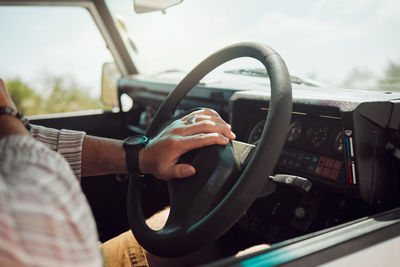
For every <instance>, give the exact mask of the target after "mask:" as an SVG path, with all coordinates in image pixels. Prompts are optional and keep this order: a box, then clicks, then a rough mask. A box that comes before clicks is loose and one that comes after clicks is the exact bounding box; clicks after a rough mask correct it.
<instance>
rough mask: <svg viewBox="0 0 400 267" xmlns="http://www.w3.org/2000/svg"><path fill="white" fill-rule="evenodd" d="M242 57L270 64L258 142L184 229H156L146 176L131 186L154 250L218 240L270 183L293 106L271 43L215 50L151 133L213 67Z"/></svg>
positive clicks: (171, 253)
mask: <svg viewBox="0 0 400 267" xmlns="http://www.w3.org/2000/svg"><path fill="white" fill-rule="evenodd" d="M239 57H251V58H255V59H258V60H259V61H260V62H261V63H262V64H263V65H264V66H265V68H266V70H267V72H268V75H269V78H270V84H271V95H270V102H269V111H268V117H267V120H266V124H265V126H264V130H263V133H262V135H261V138H260V141H259V143H258V146H257V148H256V150H255V152H254V154H253V157H252V158H251V159H250V161H249V163H248V165H247V167H246V168H245V169H244V171H243V172H242V174H241V175H240V177H239V179H238V180H237V181H236V183H235V184H234V185H233V186H232V188H231V190H230V191H229V192H228V193H227V194H226V196H225V197H224V198H223V199H222V200H221V202H220V203H219V204H218V205H217V206H216V207H215V208H214V209H212V210H211V211H210V212H209V213H208V214H207V215H206V216H204V217H203V218H202V219H200V220H199V221H198V222H197V223H194V224H193V225H191V226H189V227H187V228H184V229H179V226H178V227H176V229H175V228H174V229H162V230H160V231H153V230H151V229H150V228H149V227H148V226H147V224H146V223H145V218H144V216H143V212H142V201H141V200H142V197H141V190H140V188H141V186H140V183H141V181H140V179H131V180H130V183H129V188H128V219H129V223H130V227H131V229H132V231H133V234H134V235H135V238H136V239H137V240H138V242H139V243H140V244H141V245H142V246H143V247H144V248H145V249H146V250H148V251H150V252H151V253H153V254H156V255H159V256H164V257H176V256H182V255H185V254H188V253H190V252H192V251H194V250H196V249H198V248H200V247H201V246H204V245H205V244H207V243H209V242H211V241H213V240H215V239H216V238H218V237H220V236H221V235H222V234H223V233H225V232H226V231H227V230H229V229H230V228H231V226H232V225H233V224H234V223H236V222H237V221H238V220H239V219H240V217H241V216H242V214H243V213H244V212H245V211H246V210H247V209H248V208H249V207H250V205H251V204H252V203H253V202H254V200H255V199H256V197H257V196H258V195H259V193H260V191H261V190H262V189H263V188H264V185H266V184H267V182H268V180H267V177H268V176H269V175H270V174H271V173H272V171H273V168H274V166H275V164H276V162H277V160H278V157H279V155H280V151H281V149H282V147H283V144H284V142H285V138H286V131H287V128H288V126H289V122H290V116H291V110H292V89H291V82H290V76H289V72H288V70H287V68H286V65H285V63H284V61H283V60H282V58H281V57H280V56H279V54H277V53H276V52H275V51H274V50H273V49H271V48H270V47H268V46H266V45H264V44H260V43H253V42H246V43H238V44H234V45H231V46H228V47H226V48H223V49H221V50H219V51H217V52H216V53H214V54H212V55H211V56H209V57H208V58H206V59H205V60H204V61H203V62H201V63H200V64H199V65H198V66H196V67H195V68H194V69H193V70H192V71H191V72H190V73H189V74H188V75H187V76H186V77H185V78H184V79H183V80H182V81H181V82H180V83H179V84H178V85H177V87H176V88H175V89H174V90H173V91H172V92H171V93H170V94H169V95H168V97H167V99H166V100H165V101H164V103H163V104H162V105H161V107H160V108H159V110H158V111H157V113H156V115H155V116H154V118H153V122H152V123H151V125H150V127H149V129H148V131H147V135H148V136H150V137H151V136H154V135H155V134H157V133H158V131H159V130H160V128H161V127H162V125H163V124H164V121H166V120H170V119H171V118H172V116H173V112H174V110H175V109H176V107H177V106H178V104H179V103H180V101H181V100H182V98H183V97H184V96H185V95H186V94H187V93H188V92H189V91H190V90H191V89H192V88H193V87H194V86H195V85H196V84H197V83H198V82H199V81H200V80H201V79H202V78H203V77H204V76H205V75H206V74H207V73H209V72H210V71H212V70H213V69H215V68H216V67H218V66H219V65H221V64H223V63H225V62H227V61H230V60H232V59H235V58H239Z"/></svg>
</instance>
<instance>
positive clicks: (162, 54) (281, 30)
mask: <svg viewBox="0 0 400 267" xmlns="http://www.w3.org/2000/svg"><path fill="white" fill-rule="evenodd" d="M108 3H109V6H110V7H111V10H112V11H113V12H115V13H118V15H119V16H120V17H122V18H123V19H124V20H125V22H126V24H127V27H128V30H129V32H130V35H131V37H132V39H133V41H134V42H135V44H136V46H137V47H138V51H139V53H138V54H137V55H135V54H133V56H134V60H135V62H136V64H137V66H138V68H139V70H140V71H141V72H144V73H156V72H160V71H164V70H167V69H182V70H190V69H191V68H192V67H194V66H195V65H196V64H198V63H199V62H200V61H201V60H202V59H204V58H205V57H206V56H208V55H209V54H211V53H212V52H214V51H216V50H218V49H220V48H222V47H224V46H226V45H229V44H232V43H235V42H240V41H259V42H263V43H266V44H267V45H269V46H271V47H272V48H273V49H275V50H276V51H277V52H278V53H279V54H281V56H282V57H283V58H284V60H285V62H286V64H287V65H288V69H289V71H290V73H291V74H294V75H298V76H303V77H312V78H315V79H317V80H319V81H322V82H325V83H327V84H332V85H336V86H338V85H340V84H341V83H342V82H343V80H344V79H346V77H347V75H348V73H349V72H350V71H351V70H352V69H354V68H358V69H361V70H368V71H370V72H371V73H372V75H374V76H376V77H379V76H381V75H383V72H384V70H385V67H386V65H387V62H388V61H390V60H391V61H394V62H400V34H399V29H400V16H399V14H400V1H398V0H331V1H327V0H302V1H290V0H281V1H272V0H218V1H215V0H184V2H183V3H182V4H180V5H178V6H175V7H172V8H170V9H168V10H167V11H166V14H161V12H155V13H148V14H140V15H138V14H134V12H133V7H132V1H124V0H109V1H108ZM0 36H1V38H0V39H1V42H0V77H2V78H6V79H7V78H13V77H20V78H22V79H23V80H26V81H28V82H29V83H30V84H33V85H34V86H35V87H40V86H41V84H43V83H44V80H45V78H46V75H47V76H48V75H53V76H54V75H64V76H65V75H67V76H70V77H73V79H74V80H76V81H77V82H78V83H79V84H81V85H83V86H84V87H85V88H87V90H88V91H89V92H90V93H91V94H92V95H99V92H100V74H101V66H102V64H103V63H104V62H109V61H112V57H111V55H110V53H109V52H108V50H107V48H106V45H105V43H104V41H103V40H102V37H101V35H100V34H99V32H98V31H97V29H96V26H95V24H94V23H93V21H92V19H91V17H90V15H89V14H88V12H87V11H86V10H84V9H81V8H66V7H3V6H1V7H0ZM253 64H256V63H254V62H253V61H246V60H242V61H240V60H239V61H236V62H233V63H232V67H251V66H253ZM254 66H256V65H254Z"/></svg>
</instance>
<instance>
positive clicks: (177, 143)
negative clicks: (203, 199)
mask: <svg viewBox="0 0 400 267" xmlns="http://www.w3.org/2000/svg"><path fill="white" fill-rule="evenodd" d="M235 138H236V136H235V134H234V133H232V131H231V126H230V125H229V124H227V123H226V122H225V121H224V120H223V119H222V118H221V117H220V116H219V114H218V113H217V112H215V111H213V110H210V109H203V110H199V111H195V112H192V113H191V114H189V115H187V116H185V117H183V118H182V119H179V120H176V121H174V122H173V123H171V124H170V125H169V126H168V127H166V128H165V129H164V130H163V131H162V132H161V133H160V134H159V135H158V136H156V137H155V138H154V139H152V140H151V141H150V142H149V144H148V145H147V146H146V147H144V148H143V149H142V150H140V152H139V167H140V170H141V172H142V173H150V174H152V175H154V176H156V177H157V178H159V179H163V180H168V179H170V178H183V177H188V176H191V175H194V174H195V173H196V170H195V168H194V167H193V166H191V165H189V164H177V162H178V160H179V157H180V156H181V155H183V154H184V153H186V152H188V151H190V150H193V149H196V148H200V147H204V146H208V145H214V144H219V145H227V144H228V143H229V141H230V140H233V139H235Z"/></svg>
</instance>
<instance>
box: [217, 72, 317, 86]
mask: <svg viewBox="0 0 400 267" xmlns="http://www.w3.org/2000/svg"><path fill="white" fill-rule="evenodd" d="M224 72H225V73H230V74H237V75H245V76H252V77H265V78H269V76H268V73H267V71H266V70H265V69H261V68H260V69H258V68H255V69H234V70H226V71H224ZM290 81H291V82H292V83H294V84H304V85H308V86H317V87H318V86H319V85H318V84H315V83H312V82H310V81H306V80H304V79H301V78H299V77H297V76H293V75H290Z"/></svg>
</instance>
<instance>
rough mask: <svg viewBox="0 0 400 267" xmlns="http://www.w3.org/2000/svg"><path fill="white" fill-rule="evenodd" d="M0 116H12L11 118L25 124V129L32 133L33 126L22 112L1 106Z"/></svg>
mask: <svg viewBox="0 0 400 267" xmlns="http://www.w3.org/2000/svg"><path fill="white" fill-rule="evenodd" d="M0 115H10V116H14V117H16V118H17V119H19V120H20V121H21V122H22V123H23V124H24V126H25V128H26V129H27V130H28V131H29V132H30V131H31V125H30V123H29V120H28V119H27V118H25V116H24V115H23V114H22V113H21V112H19V111H16V110H15V109H13V108H10V107H2V106H0Z"/></svg>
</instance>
